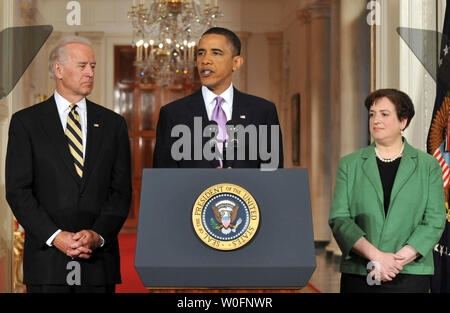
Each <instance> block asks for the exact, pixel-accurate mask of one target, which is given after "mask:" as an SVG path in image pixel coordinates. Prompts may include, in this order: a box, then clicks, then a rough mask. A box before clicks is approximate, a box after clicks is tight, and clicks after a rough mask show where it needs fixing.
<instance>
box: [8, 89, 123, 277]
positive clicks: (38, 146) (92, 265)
mask: <svg viewBox="0 0 450 313" xmlns="http://www.w3.org/2000/svg"><path fill="white" fill-rule="evenodd" d="M86 105H87V124H88V125H87V128H88V130H87V147H86V153H85V162H84V173H83V178H82V179H80V178H79V176H78V175H77V174H76V171H75V168H74V164H73V160H72V156H71V154H70V152H69V148H68V145H67V141H66V137H65V134H64V131H63V128H62V125H61V120H60V118H59V115H58V110H57V107H56V103H55V100H54V97H53V96H52V97H51V98H49V99H48V100H47V101H44V102H42V103H39V104H36V105H34V106H32V107H29V108H26V109H24V110H21V111H19V112H17V113H15V114H14V115H13V116H12V118H11V124H10V127H9V142H8V150H7V156H6V198H7V201H8V203H9V205H10V207H11V209H12V211H13V213H14V215H15V216H16V218H17V220H18V221H19V223H20V224H21V225H22V226H23V227H24V229H25V236H26V238H25V248H24V249H25V250H24V282H25V283H26V284H66V277H67V274H68V273H69V272H70V271H69V270H68V269H66V267H67V264H68V262H70V261H71V258H69V257H68V256H66V255H65V254H64V253H62V252H61V251H59V250H58V249H57V248H56V247H54V246H53V247H49V246H47V245H46V241H47V240H48V239H49V238H50V236H51V235H52V234H54V233H55V232H56V231H57V230H58V229H61V230H63V231H70V232H78V231H80V230H82V229H91V230H94V231H95V232H97V233H98V234H100V235H101V236H102V237H103V238H104V239H105V245H104V246H103V247H101V248H98V249H96V250H95V251H94V252H93V254H92V256H91V258H90V259H89V260H81V259H76V261H78V262H79V263H80V264H81V284H92V285H103V284H115V283H120V281H121V278H120V260H119V247H118V241H117V234H118V233H119V231H120V229H121V227H122V225H123V223H124V221H125V219H126V217H127V216H128V211H129V207H130V201H131V166H130V145H129V139H128V131H127V126H126V123H125V120H124V119H123V118H122V117H121V116H120V115H118V114H116V113H114V112H112V111H110V110H108V109H106V108H103V107H101V106H99V105H97V104H95V103H92V102H90V101H88V100H86ZM95 125H96V126H95ZM72 269H73V268H70V270H72Z"/></svg>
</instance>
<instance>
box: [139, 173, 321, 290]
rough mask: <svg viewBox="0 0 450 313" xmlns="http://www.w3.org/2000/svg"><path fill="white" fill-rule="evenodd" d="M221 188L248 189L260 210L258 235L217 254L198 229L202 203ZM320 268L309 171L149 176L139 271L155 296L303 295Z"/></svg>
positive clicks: (144, 187) (143, 194)
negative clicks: (197, 209)
mask: <svg viewBox="0 0 450 313" xmlns="http://www.w3.org/2000/svg"><path fill="white" fill-rule="evenodd" d="M218 184H233V185H237V186H240V187H242V188H243V189H245V191H248V193H250V194H251V195H252V196H253V198H254V200H255V201H256V203H257V205H258V207H259V225H258V229H257V231H256V232H255V234H254V236H253V238H252V239H251V240H249V241H248V242H247V243H246V244H245V245H243V246H241V247H240V248H238V249H236V250H230V251H222V250H218V249H214V248H212V247H210V246H208V245H207V244H205V242H203V241H202V240H201V239H200V238H199V236H198V235H197V233H196V230H195V229H194V225H193V208H194V204H195V205H197V204H196V201H197V200H198V197H199V196H200V195H201V194H202V193H203V192H204V191H205V190H208V188H210V187H211V186H215V185H218ZM222 196H223V197H226V195H222V194H220V195H219V197H222ZM211 199H212V200H211V201H216V200H214V199H216V198H211ZM208 201H209V200H208ZM197 203H198V202H197ZM208 203H210V202H206V205H208ZM241 203H242V202H241ZM240 214H241V213H240ZM202 216H203V215H202ZM211 219H212V218H211ZM203 220H206V221H209V220H210V217H209V216H208V217H206V218H205V217H203ZM205 223H208V222H205ZM242 224H244V225H246V224H245V223H242ZM236 233H237V232H236ZM236 236H237V235H236ZM220 238H222V237H220ZM315 267H316V260H315V253H314V239H313V229H312V217H311V206H310V196H309V185H308V174H307V171H306V170H305V169H278V170H276V171H272V172H264V171H260V170H258V169H233V170H220V169H144V172H143V180H142V189H141V202H140V210H139V223H138V230H137V242H136V256H135V268H136V271H137V273H138V275H139V277H140V278H141V280H142V282H143V284H144V286H145V287H147V288H148V289H149V291H150V292H153V293H229V292H233V293H262V292H284V293H297V292H299V288H301V287H304V286H306V284H307V283H308V281H309V279H310V277H311V275H312V273H313V271H314V269H315Z"/></svg>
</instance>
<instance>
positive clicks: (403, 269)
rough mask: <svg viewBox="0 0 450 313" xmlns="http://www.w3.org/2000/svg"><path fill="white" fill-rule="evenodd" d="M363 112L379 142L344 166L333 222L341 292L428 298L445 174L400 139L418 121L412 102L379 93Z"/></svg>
mask: <svg viewBox="0 0 450 313" xmlns="http://www.w3.org/2000/svg"><path fill="white" fill-rule="evenodd" d="M365 106H366V107H367V109H368V110H369V127H370V134H371V136H372V138H373V140H374V142H373V144H372V145H370V146H368V147H366V148H364V149H361V150H359V151H357V152H354V153H352V154H350V155H347V156H345V157H343V158H342V159H341V161H340V163H339V168H338V172H337V176H336V184H335V189H334V196H333V202H332V205H331V211H330V217H329V224H330V226H331V229H332V231H333V235H334V237H335V239H336V241H337V243H338V244H339V247H340V248H341V250H342V263H341V272H342V276H341V292H428V290H429V287H430V280H431V276H432V275H433V273H434V266H433V254H432V249H433V247H434V245H435V244H436V243H437V242H438V240H439V238H440V236H441V234H442V232H443V230H444V225H445V218H446V209H445V197H444V188H443V180H442V170H441V168H440V166H439V164H438V162H437V160H436V159H435V158H434V157H432V156H431V155H429V154H426V153H425V152H422V151H419V150H417V149H415V148H413V147H412V146H410V145H409V144H408V143H407V141H406V140H405V138H403V137H402V133H401V132H402V131H403V130H404V129H405V128H406V127H408V125H409V123H410V122H411V119H412V117H413V116H414V106H413V104H412V101H411V99H410V98H409V96H408V95H406V94H405V93H403V92H401V91H398V90H395V89H381V90H377V91H375V92H373V93H371V94H370V95H369V96H368V97H367V99H366V101H365Z"/></svg>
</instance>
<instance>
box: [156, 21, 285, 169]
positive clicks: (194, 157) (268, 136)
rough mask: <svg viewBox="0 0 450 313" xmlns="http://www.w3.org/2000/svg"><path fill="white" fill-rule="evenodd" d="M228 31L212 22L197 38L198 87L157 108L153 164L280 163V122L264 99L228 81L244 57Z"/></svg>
mask: <svg viewBox="0 0 450 313" xmlns="http://www.w3.org/2000/svg"><path fill="white" fill-rule="evenodd" d="M240 50H241V42H240V40H239V38H238V37H237V35H236V34H235V33H233V32H232V31H230V30H228V29H225V28H220V27H213V28H210V29H209V30H207V31H206V32H205V33H204V34H203V35H202V37H201V39H200V41H199V45H198V52H197V68H198V73H199V76H200V81H201V84H202V87H201V89H200V90H198V91H197V92H195V93H193V94H191V95H189V96H187V97H184V98H182V99H179V100H177V101H174V102H171V103H169V104H167V105H165V106H163V107H162V108H161V111H160V115H159V120H158V126H157V131H156V145H155V151H154V156H153V167H154V168H176V167H180V168H211V167H212V168H232V167H236V168H262V169H268V170H274V169H276V168H281V167H283V146H282V139H281V130H280V124H279V121H278V114H277V110H276V107H275V104H273V103H272V102H270V101H267V100H265V99H262V98H259V97H256V96H252V95H248V94H245V93H242V92H240V91H239V90H237V89H236V88H235V87H234V86H233V84H232V82H231V81H232V75H233V72H235V71H237V70H239V68H240V67H241V66H242V64H243V62H244V60H243V57H242V56H241V55H240V52H241V51H240Z"/></svg>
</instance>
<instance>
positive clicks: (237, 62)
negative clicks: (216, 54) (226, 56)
mask: <svg viewBox="0 0 450 313" xmlns="http://www.w3.org/2000/svg"><path fill="white" fill-rule="evenodd" d="M242 64H244V58H243V57H242V56H240V55H237V56H235V57H233V72H236V71H237V70H239V69H240V68H241V66H242Z"/></svg>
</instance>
